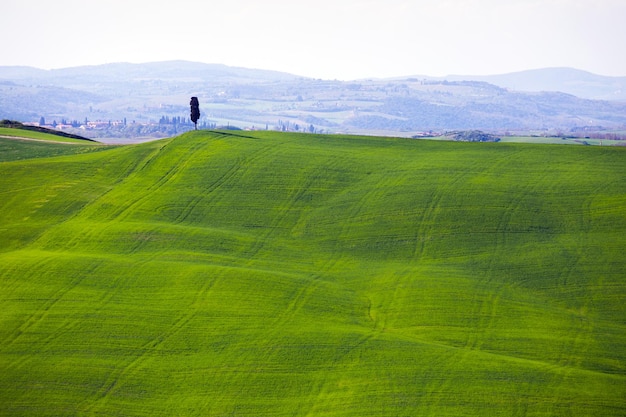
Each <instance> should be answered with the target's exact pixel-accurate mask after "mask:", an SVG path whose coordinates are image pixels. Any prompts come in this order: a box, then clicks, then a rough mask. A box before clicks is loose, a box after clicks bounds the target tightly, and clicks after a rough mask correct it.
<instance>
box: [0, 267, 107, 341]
mask: <svg viewBox="0 0 626 417" xmlns="http://www.w3.org/2000/svg"><path fill="white" fill-rule="evenodd" d="M50 262H54V258H53V257H48V258H46V259H45V260H42V261H41V262H39V263H38V265H41V266H42V267H46V265H48V263H50ZM101 266H102V263H94V264H92V265H90V267H89V269H87V270H85V271H84V272H83V271H81V273H78V274H76V276H75V277H74V278H73V280H72V281H71V282H69V283H68V284H65V285H63V286H61V287H59V288H58V289H57V290H56V291H55V292H54V293H53V294H52V295H51V296H50V297H49V298H48V299H47V300H46V302H45V303H44V304H43V305H42V306H41V307H40V308H38V309H37V310H36V311H34V312H33V313H31V314H30V315H29V316H28V317H27V318H26V319H25V320H24V321H23V323H22V325H21V326H20V327H19V328H17V329H15V330H14V331H13V332H12V333H11V334H10V335H9V336H8V338H7V339H6V340H5V343H3V346H4V348H8V347H11V346H12V345H13V344H14V343H16V342H17V341H18V339H19V338H20V336H22V335H24V334H27V333H28V332H29V331H30V330H31V329H32V328H34V327H36V326H37V325H38V324H39V323H40V322H42V321H43V320H45V319H46V318H47V316H48V315H49V313H50V312H51V311H52V310H53V309H54V307H55V306H56V305H57V304H58V303H59V302H61V301H62V300H63V298H64V297H65V296H66V295H67V294H68V293H69V292H70V291H72V290H73V289H75V288H76V287H78V286H79V285H80V283H81V282H82V281H83V280H84V279H85V277H86V276H87V275H89V274H90V273H93V272H95V271H96V270H97V269H98V268H100V267H101ZM33 273H35V272H33Z"/></svg>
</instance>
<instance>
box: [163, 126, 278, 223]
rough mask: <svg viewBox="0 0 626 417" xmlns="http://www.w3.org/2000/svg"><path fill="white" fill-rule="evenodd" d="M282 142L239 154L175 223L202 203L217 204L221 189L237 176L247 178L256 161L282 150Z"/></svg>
mask: <svg viewBox="0 0 626 417" xmlns="http://www.w3.org/2000/svg"><path fill="white" fill-rule="evenodd" d="M217 137H219V138H228V137H229V135H218V136H217ZM281 144H282V143H274V142H271V143H266V144H265V146H263V147H262V148H261V149H260V150H256V151H255V153H254V155H252V156H248V155H242V156H239V157H238V158H237V159H236V160H235V162H234V163H233V164H232V165H230V166H229V167H228V168H227V169H226V170H225V171H224V173H223V174H222V175H220V176H219V177H218V178H217V179H216V180H214V181H213V182H212V183H211V184H210V185H208V186H206V188H204V190H203V192H202V193H197V195H196V196H195V197H194V198H193V199H192V201H191V202H190V203H189V204H188V205H187V206H186V207H184V208H183V209H182V210H181V213H180V214H179V216H177V217H176V219H175V220H174V222H175V223H182V222H184V221H185V220H186V219H187V218H188V217H189V216H190V215H191V213H193V211H194V209H195V208H196V207H197V206H198V205H199V204H200V203H203V204H205V205H215V204H217V203H218V202H219V201H220V199H221V198H223V197H224V196H225V193H221V192H220V191H221V190H222V189H223V188H224V187H225V186H226V185H227V184H228V183H229V182H230V181H232V180H234V179H236V178H245V176H246V173H247V172H248V171H249V170H250V167H251V166H253V164H254V162H256V161H258V160H260V159H262V158H266V157H267V156H268V155H271V154H275V153H278V152H280V145H281Z"/></svg>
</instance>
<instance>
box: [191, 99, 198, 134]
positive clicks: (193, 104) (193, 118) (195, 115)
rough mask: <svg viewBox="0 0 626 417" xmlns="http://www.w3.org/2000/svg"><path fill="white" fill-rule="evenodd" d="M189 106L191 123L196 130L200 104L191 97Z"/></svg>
mask: <svg viewBox="0 0 626 417" xmlns="http://www.w3.org/2000/svg"><path fill="white" fill-rule="evenodd" d="M189 105H190V106H191V121H192V122H193V124H194V126H195V129H196V130H198V119H200V103H199V102H198V97H191V101H190V102H189Z"/></svg>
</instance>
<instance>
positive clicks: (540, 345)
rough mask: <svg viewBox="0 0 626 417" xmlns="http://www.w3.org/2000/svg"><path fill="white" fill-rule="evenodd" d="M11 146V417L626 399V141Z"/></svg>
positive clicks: (568, 407) (2, 240)
mask: <svg viewBox="0 0 626 417" xmlns="http://www.w3.org/2000/svg"><path fill="white" fill-rule="evenodd" d="M0 151H1V152H0V161H1V162H0V415H1V416H79V415H80V416H98V415H101V416H281V417H282V416H355V417H356V416H359V417H362V416H624V415H626V303H625V301H626V255H625V253H624V250H625V249H626V169H625V168H626V149H622V148H608V147H577V146H558V145H532V144H516V143H453V142H441V141H423V140H419V141H416V140H406V139H389V138H373V137H352V136H317V135H296V134H281V133H276V132H237V133H232V132H231V133H227V132H208V131H198V132H191V133H188V134H185V135H182V136H180V137H176V138H172V139H166V140H160V141H155V142H150V143H144V144H140V145H129V146H120V147H105V146H94V145H91V144H90V145H80V144H77V145H65V144H63V145H61V144H54V143H36V142H17V141H13V140H10V139H0Z"/></svg>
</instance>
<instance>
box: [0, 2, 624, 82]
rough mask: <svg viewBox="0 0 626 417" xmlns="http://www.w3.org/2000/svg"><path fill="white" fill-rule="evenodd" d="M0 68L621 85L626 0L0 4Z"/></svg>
mask: <svg viewBox="0 0 626 417" xmlns="http://www.w3.org/2000/svg"><path fill="white" fill-rule="evenodd" d="M2 3H3V4H2V24H1V25H0V39H2V53H0V65H29V66H35V67H39V68H46V69H48V68H61V67H70V66H77V65H93V64H103V63H110V62H136V63H138V62H151V61H164V60H172V59H184V60H190V61H199V62H206V63H220V64H226V65H234V66H242V67H248V68H263V69H273V70H278V71H285V72H290V73H293V74H298V75H303V76H310V77H315V78H326V79H335V78H336V79H344V80H345V79H357V78H366V77H390V76H404V75H432V76H438V75H449V74H465V75H486V74H498V73H505V72H513V71H519V70H525V69H534V68H544V67H558V66H569V67H575V68H578V69H583V70H587V71H591V72H595V73H598V74H603V75H620V76H626V53H625V51H626V0H262V1H261V0H219V1H216V0H176V1H171V0H168V1H165V0H145V1H138V0H55V1H49V0H3V2H2Z"/></svg>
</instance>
